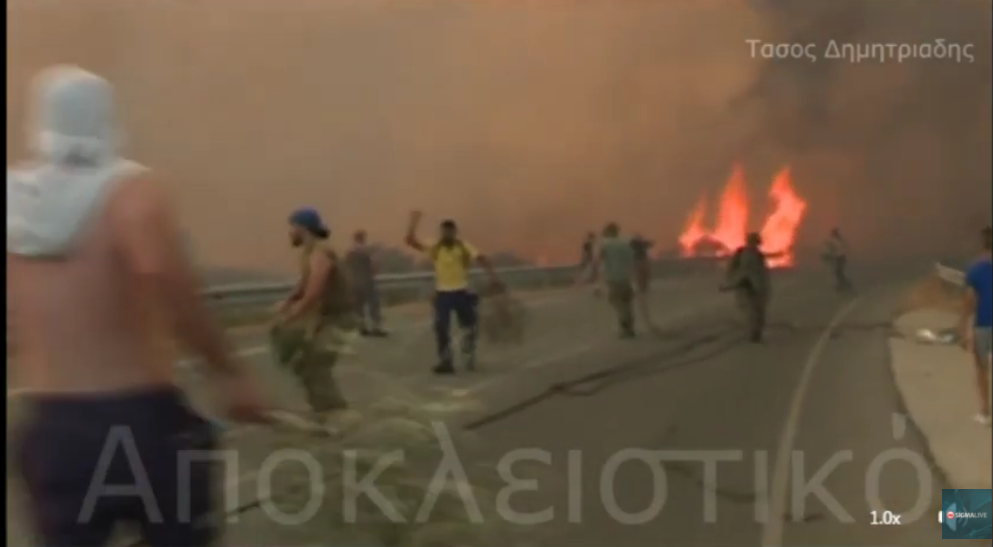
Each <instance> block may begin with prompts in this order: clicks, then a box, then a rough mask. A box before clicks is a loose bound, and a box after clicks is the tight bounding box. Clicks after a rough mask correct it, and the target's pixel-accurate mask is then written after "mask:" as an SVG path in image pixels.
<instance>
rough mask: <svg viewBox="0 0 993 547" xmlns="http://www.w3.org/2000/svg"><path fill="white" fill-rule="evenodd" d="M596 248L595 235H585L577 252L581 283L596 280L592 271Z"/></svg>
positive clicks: (591, 233)
mask: <svg viewBox="0 0 993 547" xmlns="http://www.w3.org/2000/svg"><path fill="white" fill-rule="evenodd" d="M595 247H596V235H595V234H594V233H593V232H590V233H588V234H586V239H584V240H583V245H582V247H580V251H579V276H580V282H581V283H589V282H591V281H593V280H594V279H595V278H596V275H595V273H596V272H595V271H594V270H593V263H594V262H595V260H594V259H595V258H596V257H595V256H594V251H595Z"/></svg>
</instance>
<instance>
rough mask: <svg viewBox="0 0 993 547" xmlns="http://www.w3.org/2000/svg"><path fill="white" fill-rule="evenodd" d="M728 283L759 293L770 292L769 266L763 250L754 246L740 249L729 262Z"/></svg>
mask: <svg viewBox="0 0 993 547" xmlns="http://www.w3.org/2000/svg"><path fill="white" fill-rule="evenodd" d="M727 284H728V285H729V286H731V287H735V288H740V289H747V290H751V291H754V292H756V293H758V294H767V293H768V292H769V288H770V287H769V266H768V264H767V263H766V260H765V255H764V254H762V251H760V250H759V249H756V248H754V247H742V248H740V249H738V250H737V251H736V252H735V253H734V256H733V257H732V258H731V261H730V263H729V264H728V271H727Z"/></svg>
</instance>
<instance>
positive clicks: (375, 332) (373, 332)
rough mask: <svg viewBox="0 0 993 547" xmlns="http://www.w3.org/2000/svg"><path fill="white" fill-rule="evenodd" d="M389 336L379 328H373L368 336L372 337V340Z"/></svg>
mask: <svg viewBox="0 0 993 547" xmlns="http://www.w3.org/2000/svg"><path fill="white" fill-rule="evenodd" d="M389 335H390V333H388V332H386V331H385V330H383V329H380V328H375V329H372V330H371V331H369V336H372V337H374V338H386V337H387V336H389Z"/></svg>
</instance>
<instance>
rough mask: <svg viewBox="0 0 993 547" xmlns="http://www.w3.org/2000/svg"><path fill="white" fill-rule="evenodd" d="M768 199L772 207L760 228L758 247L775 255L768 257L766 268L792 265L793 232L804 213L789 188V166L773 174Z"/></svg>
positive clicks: (797, 198) (794, 239) (796, 197)
mask: <svg viewBox="0 0 993 547" xmlns="http://www.w3.org/2000/svg"><path fill="white" fill-rule="evenodd" d="M769 198H770V199H772V201H773V203H774V204H775V205H774V207H775V208H774V209H773V210H772V214H770V215H769V216H768V218H766V219H765V225H763V226H762V246H763V247H764V248H765V249H770V250H772V251H773V252H774V253H778V254H777V255H776V256H772V257H770V259H769V265H770V266H772V267H784V266H792V265H793V244H794V243H795V242H796V231H797V228H799V227H800V222H802V221H803V215H804V213H806V212H807V202H806V201H804V200H803V198H801V197H800V196H799V195H798V194H797V193H796V190H794V189H793V182H792V180H791V178H790V168H789V167H786V168H784V169H783V170H782V171H780V172H779V174H777V175H776V178H775V179H774V180H773V182H772V187H771V188H769Z"/></svg>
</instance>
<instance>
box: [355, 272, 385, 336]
mask: <svg viewBox="0 0 993 547" xmlns="http://www.w3.org/2000/svg"><path fill="white" fill-rule="evenodd" d="M355 307H356V309H357V310H358V314H359V317H360V318H361V320H362V323H361V324H362V328H366V329H378V328H379V327H380V326H381V325H382V322H383V320H382V313H381V312H380V307H379V289H378V288H377V287H376V284H375V283H369V284H360V285H359V286H357V287H355Z"/></svg>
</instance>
